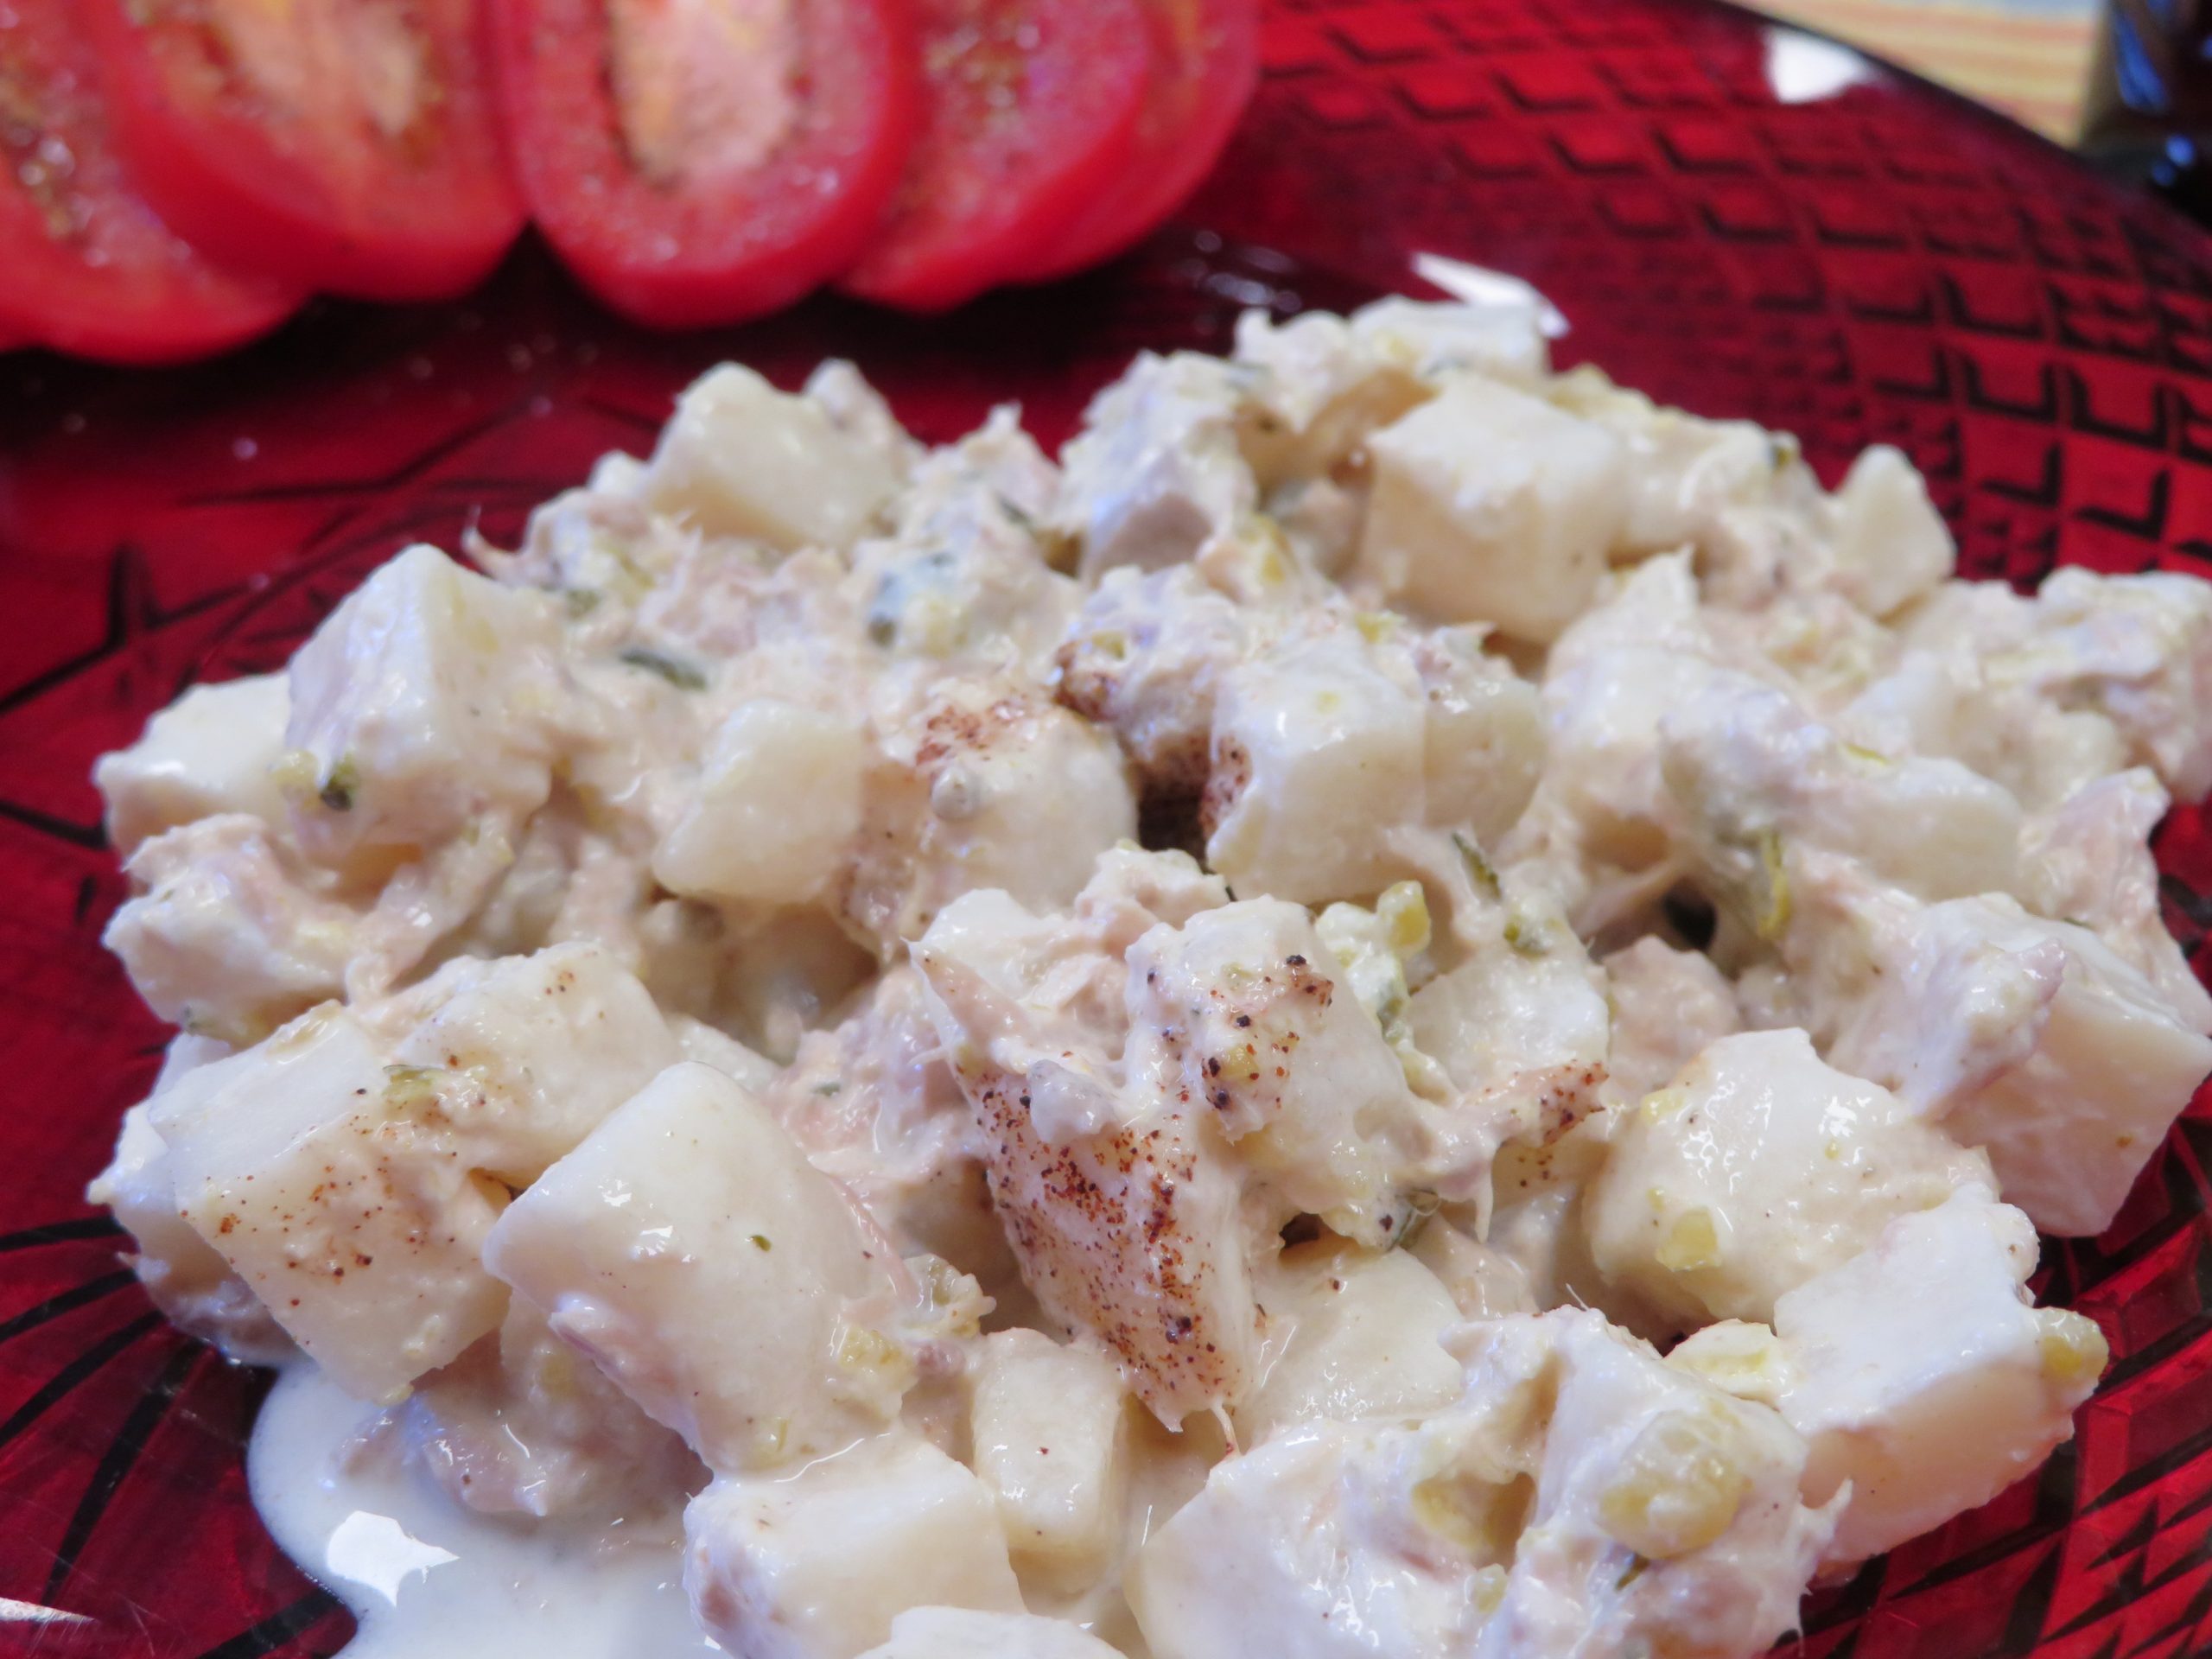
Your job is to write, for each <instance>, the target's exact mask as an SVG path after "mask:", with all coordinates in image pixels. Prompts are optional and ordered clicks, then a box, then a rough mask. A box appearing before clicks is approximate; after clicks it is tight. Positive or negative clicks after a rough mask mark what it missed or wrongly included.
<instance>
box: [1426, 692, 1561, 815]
mask: <svg viewBox="0 0 2212 1659" xmlns="http://www.w3.org/2000/svg"><path fill="white" fill-rule="evenodd" d="M1421 747H1422V755H1423V761H1424V768H1425V782H1426V783H1427V791H1428V808H1427V820H1428V822H1429V823H1431V824H1433V825H1435V826H1436V827H1438V828H1440V829H1467V830H1470V831H1471V832H1472V833H1473V835H1474V837H1475V839H1476V841H1477V842H1480V843H1481V844H1482V845H1484V846H1486V847H1487V846H1495V845H1497V842H1498V841H1499V840H1500V839H1501V838H1502V837H1503V836H1504V834H1505V832H1506V831H1507V830H1509V829H1511V828H1512V827H1513V825H1514V823H1516V821H1517V820H1518V819H1519V818H1520V817H1521V812H1522V808H1524V807H1526V806H1527V805H1528V804H1529V797H1530V796H1531V795H1532V794H1534V793H1535V788H1536V778H1537V774H1538V773H1539V772H1541V771H1542V770H1543V765H1544V705H1543V698H1542V696H1541V693H1539V692H1538V691H1537V690H1536V688H1535V684H1534V683H1531V682H1529V681H1528V680H1524V679H1522V678H1521V677H1519V676H1518V675H1516V674H1514V673H1511V672H1510V671H1496V670H1493V671H1486V672H1473V671H1470V672H1465V673H1461V674H1459V675H1456V676H1453V677H1449V678H1444V677H1440V678H1438V679H1434V680H1432V681H1431V682H1430V683H1429V685H1428V709H1427V721H1426V722H1425V724H1424V730H1423V737H1422V746H1421Z"/></svg>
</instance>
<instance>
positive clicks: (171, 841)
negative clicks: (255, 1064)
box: [101, 812, 360, 1046]
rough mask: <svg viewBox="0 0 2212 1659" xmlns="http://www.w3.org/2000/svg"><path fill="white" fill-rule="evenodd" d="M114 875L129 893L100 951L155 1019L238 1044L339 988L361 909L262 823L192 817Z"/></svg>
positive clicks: (237, 817) (226, 816) (355, 943)
mask: <svg viewBox="0 0 2212 1659" xmlns="http://www.w3.org/2000/svg"><path fill="white" fill-rule="evenodd" d="M125 868H126V869H127V870H128V872H129V874H130V880H131V882H132V884H133V885H134V886H136V887H138V888H139V889H140V891H139V892H138V893H137V895H136V896H135V897H133V898H131V899H130V900H128V901H127V902H126V903H125V904H124V906H122V907H121V908H120V909H118V911H117V912H115V915H114V916H113V917H112V918H111V919H110V920H109V922H108V925H107V930H106V931H105V933H104V934H103V935H102V937H101V943H102V944H105V945H106V946H107V948H108V949H109V950H112V951H114V952H115V954H116V955H117V956H118V957H121V958H122V959H123V965H124V968H125V969H127V970H128V971H129V972H130V982H131V983H132V984H133V985H135V986H136V987H137V988H138V994H139V995H141V996H143V997H144V998H145V999H146V1005H147V1007H150V1008H152V1009H153V1010H154V1012H155V1013H156V1014H160V1015H161V1016H162V1018H163V1019H165V1020H175V1021H176V1022H177V1024H179V1025H181V1026H182V1027H185V1028H186V1029H187V1030H188V1031H192V1032H196V1033H200V1035H203V1036H207V1037H214V1038H219V1039H222V1040H223V1041H225V1042H226V1043H232V1044H237V1045H239V1046H244V1045H245V1044H249V1043H255V1042H258V1041H259V1040H260V1039H262V1038H264V1037H266V1036H267V1035H268V1034H269V1033H270V1032H272V1031H274V1030H275V1029H276V1028H277V1027H278V1026H280V1025H282V1024H283V1023H284V1021H286V1020H289V1019H292V1018H294V1017H295V1016H296V1015H298V1014H304V1013H305V1012H306V1011H307V1010H308V1009H309V1008H311V1007H315V1004H317V1003H318V1002H324V1001H329V1000H330V999H331V998H333V997H334V996H336V995H339V993H340V989H341V988H343V986H344V984H345V976H346V963H347V961H348V959H349V958H350V957H352V956H353V953H354V952H355V950H357V949H358V948H359V932H360V913H359V912H358V911H355V910H353V909H352V908H351V907H350V906H346V905H344V904H341V903H340V902H338V901H337V900H335V899H330V898H328V897H326V896H325V895H324V894H323V893H321V891H319V890H318V884H316V883H315V880H314V872H313V871H311V870H308V869H305V868H302V865H301V863H300V861H299V860H298V859H297V858H296V857H295V856H293V855H291V852H290V849H289V848H288V847H287V846H286V844H285V843H284V842H283V841H282V840H281V839H279V838H277V836H273V835H272V834H271V832H270V828H269V826H268V824H266V823H264V822H263V821H262V820H261V819H259V818H256V817H249V816H247V815H246V814H245V813H243V812H226V813H221V814H219V815H218V816H216V817H212V818H195V819H194V821H193V822H192V823H186V824H180V825H179V826H178V827H177V828H175V829H165V830H163V831H162V833H161V834H160V835H158V836H154V837H152V838H151V839H150V840H148V841H145V842H141V843H140V845H139V848H138V850H137V852H135V853H133V854H132V855H130V863H129V865H128V866H126V867H125Z"/></svg>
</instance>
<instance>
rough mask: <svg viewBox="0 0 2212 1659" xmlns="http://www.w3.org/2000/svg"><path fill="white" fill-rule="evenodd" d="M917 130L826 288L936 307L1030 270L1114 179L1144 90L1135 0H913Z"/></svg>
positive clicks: (1122, 167) (1141, 25)
mask: <svg viewBox="0 0 2212 1659" xmlns="http://www.w3.org/2000/svg"><path fill="white" fill-rule="evenodd" d="M918 29H919V36H920V41H921V59H922V61H923V63H924V64H925V66H927V73H926V76H925V83H924V96H923V115H922V125H921V131H920V133H919V135H918V137H917V138H916V140H915V144H914V153H913V155H912V158H911V159H910V160H909V162H907V168H906V178H905V180H904V181H903V183H902V186H901V188H900V191H899V200H898V201H897V202H896V203H895V204H894V205H893V209H892V212H891V213H890V216H889V217H888V218H887V219H886V221H885V223H884V225H883V226H882V227H881V228H880V231H879V232H878V233H877V240H876V242H875V244H874V246H872V247H871V248H870V249H869V250H868V252H867V253H866V254H865V255H864V256H862V257H861V262H860V264H858V265H857V266H855V269H854V270H852V271H851V272H849V274H848V275H847V276H846V277H845V279H844V280H843V282H842V283H840V284H839V286H840V287H841V288H842V289H845V291H846V292H848V293H850V294H855V295H858V296H861V298H863V299H869V300H874V301H877V302H880V303H884V304H888V305H895V306H899V307H902V308H907V309H910V310H919V311H936V310H943V309H945V308H949V307H951V306H954V305H957V304H958V303H960V302H962V301H963V300H967V299H971V298H973V297H974V296H976V295H977V294H980V293H982V291H983V290H984V289H987V288H989V287H991V286H992V285H993V284H994V283H998V282H1000V281H1001V280H1002V279H1004V278H1005V277H1007V276H1008V275H1009V274H1011V273H1012V272H1014V271H1015V270H1019V269H1020V268H1021V267H1022V266H1023V265H1025V264H1033V263H1034V262H1035V261H1036V260H1037V259H1038V258H1039V257H1041V256H1043V255H1044V254H1045V252H1046V251H1047V250H1048V249H1049V248H1050V247H1051V245H1052V238H1054V237H1056V236H1057V235H1058V233H1059V232H1061V231H1062V230H1064V229H1065V227H1066V226H1068V225H1070V224H1071V222H1073V220H1074V219H1076V217H1077V214H1079V213H1081V212H1082V211H1083V210H1084V207H1085V206H1086V205H1087V204H1088V203H1089V201H1090V200H1091V199H1092V198H1094V197H1095V196H1096V195H1097V194H1098V193H1099V192H1101V191H1102V190H1104V189H1107V188H1110V187H1111V186H1112V185H1113V184H1114V183H1115V182H1116V181H1117V180H1119V179H1120V178H1122V176H1124V175H1125V173H1126V169H1127V168H1128V165H1129V162H1130V158H1131V156H1132V154H1133V152H1134V147H1135V138H1136V130H1137V118H1138V116H1139V114H1140V113H1141V111H1142V110H1143V108H1144V105H1145V99H1146V96H1147V92H1148V91H1149V89H1150V86H1151V84H1152V76H1153V49H1152V44H1151V41H1150V38H1149V36H1148V35H1147V29H1146V22H1145V15H1144V10H1143V8H1142V6H1141V4H1140V3H1139V0H923V3H921V4H920V5H919V6H918Z"/></svg>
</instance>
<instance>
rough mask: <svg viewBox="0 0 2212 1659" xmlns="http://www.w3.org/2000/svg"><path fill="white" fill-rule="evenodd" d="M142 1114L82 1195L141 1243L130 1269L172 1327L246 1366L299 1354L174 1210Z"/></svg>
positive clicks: (138, 1110)
mask: <svg viewBox="0 0 2212 1659" xmlns="http://www.w3.org/2000/svg"><path fill="white" fill-rule="evenodd" d="M177 1040H178V1041H179V1042H181V1043H196V1042H199V1041H200V1040H202V1039H199V1038H196V1037H181V1038H179V1039H177ZM156 1092H157V1093H158V1092H159V1090H156ZM146 1113H147V1109H146V1108H145V1107H144V1106H133V1107H132V1108H131V1109H130V1110H129V1111H127V1112H125V1113H124V1115H123V1129H122V1133H121V1134H120V1135H118V1137H117V1140H116V1143H115V1156H114V1157H113V1158H112V1159H111V1160H110V1161H109V1163H108V1166H107V1167H106V1168H105V1169H104V1170H102V1171H101V1172H100V1173H99V1176H98V1177H97V1178H96V1179H94V1180H93V1182H92V1185H91V1187H90V1188H89V1189H88V1190H87V1191H86V1194H85V1196H86V1198H89V1199H91V1200H92V1203H94V1204H99V1205H106V1206H107V1208H108V1209H110V1210H111V1211H114V1213H115V1218H116V1220H118V1222H120V1223H122V1224H123V1226H124V1230H125V1231H127V1232H129V1233H130V1242H131V1243H133V1244H135V1245H137V1247H138V1253H137V1255H136V1256H135V1257H133V1258H132V1260H131V1263H130V1266H131V1268H132V1270H133V1271H134V1272H136V1273H137V1275H138V1281H139V1282H140V1283H141V1284H143V1285H144V1286H145V1287H146V1294H148V1295H149V1296H150V1297H152V1298H153V1300H154V1305H155V1306H156V1307H158V1308H160V1309H161V1310H162V1313H165V1314H167V1315H168V1318H169V1320H170V1322H171V1323H172V1324H174V1325H178V1326H179V1327H181V1329H183V1330H186V1331H189V1332H191V1333H192V1334H193V1335H194V1336H195V1337H198V1338H200V1339H201V1340H202V1341H205V1342H212V1343H213V1344H215V1346H217V1347H218V1348H219V1349H221V1350H222V1351H224V1352H225V1353H226V1354H227V1355H229V1356H230V1357H232V1358H233V1359H237V1360H242V1361H245V1363H248V1364H257V1365H274V1364H279V1363H283V1360H284V1359H285V1358H287V1357H289V1356H290V1355H291V1354H292V1353H294V1352H295V1350H294V1349H293V1347H292V1344H291V1341H290V1339H289V1338H287V1337H286V1336H285V1335H284V1333H283V1331H282V1330H280V1329H279V1328H278V1327H277V1325H276V1323H275V1321H273V1320H272V1319H270V1317H269V1311H268V1310H267V1309H266V1308H264V1306H262V1305H261V1300H260V1299H259V1298H258V1297H257V1296H256V1295H255V1294H253V1293H252V1292H251V1290H249V1289H247V1288H246V1287H245V1283H244V1281H241V1280H240V1279H239V1278H238V1275H237V1274H234V1273H232V1271H231V1265H230V1263H229V1262H226V1261H224V1260H223V1258H222V1256H221V1255H219V1254H218V1253H217V1252H216V1250H215V1249H213V1247H212V1246H211V1245H210V1244H209V1243H207V1240H206V1239H204V1238H202V1237H200V1235H199V1234H198V1233H196V1232H194V1231H193V1230H192V1226H191V1224H190V1223H188V1222H187V1221H186V1220H185V1219H184V1217H181V1216H180V1215H179V1214H178V1213H177V1208H176V1183H175V1179H174V1178H173V1175H172V1173H171V1170H170V1166H169V1163H170V1160H169V1155H168V1146H167V1144H166V1143H165V1142H164V1141H162V1137H161V1133H160V1131H159V1130H157V1129H156V1128H154V1126H153V1123H152V1122H151V1121H150V1120H149V1118H148V1116H147V1115H146Z"/></svg>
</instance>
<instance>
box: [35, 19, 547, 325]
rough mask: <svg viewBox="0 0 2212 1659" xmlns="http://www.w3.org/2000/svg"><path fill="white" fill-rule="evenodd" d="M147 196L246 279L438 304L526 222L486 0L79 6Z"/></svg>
mask: <svg viewBox="0 0 2212 1659" xmlns="http://www.w3.org/2000/svg"><path fill="white" fill-rule="evenodd" d="M79 4H80V6H81V7H82V9H83V10H84V13H85V15H86V17H87V19H88V20H89V21H90V22H91V24H92V31H93V38H94V39H95V40H96V41H98V42H99V48H100V55H101V59H102V61H103V63H104V65H105V69H106V72H107V84H108V91H109V93H110V96H111V98H112V99H113V100H114V106H115V121H116V130H117V132H118V135H119V137H121V139H122V141H123V143H124V149H125V151H126V153H127V154H128V156H129V158H130V162H131V166H132V170H133V172H134V174H135V175H136V176H137V178H138V180H139V181H140V183H141V184H142V186H143V188H144V190H145V193H146V197H147V200H149V201H150V202H152V203H153V205H154V207H156V210H157V211H159V212H160V213H161V214H162V217H163V218H164V219H167V220H168V222H169V223H170V224H171V225H172V226H175V227H176V229H177V231H178V232H180V233H181V234H182V235H183V236H185V237H187V238H189V239H190V240H191V241H192V242H193V244H194V245H195V246H198V247H200V248H203V249H205V250H206V251H208V252H209V253H211V254H213V255H215V256H216V257H220V258H224V259H227V260H230V261H231V262H232V263H233V264H238V265H239V266H240V267H242V268H251V269H256V270H265V271H267V272H269V273H270V274H271V275H272V276H276V277H282V278H283V279H284V280H286V281H288V282H294V283H302V284H303V285H306V286H308V287H312V288H322V289H329V290H330V291H331V292H333V293H337V294H348V295H353V296H356V297H359V298H362V299H376V300H415V299H435V298H441V297H443V296H448V295H453V294H458V293H461V292H462V291H463V290H465V289H468V288H471V287H473V286H474V284H475V283H477V282H478V280H479V279H480V278H481V277H484V276H485V274H486V273H487V272H488V271H489V270H491V269H492V267H493V265H495V264H498V263H499V257H500V255H501V254H502V253H504V252H505V251H506V248H507V245H508V244H510V243H511V242H512V241H513V240H514V238H515V236H516V233H517V232H519V231H520V230H521V228H522V222H523V215H522V206H521V202H520V200H519V199H518V197H517V195H516V194H515V190H514V187H513V185H512V182H511V181H510V180H509V178H508V176H507V165H506V158H505V149H504V148H503V146H502V143H501V140H500V137H499V121H498V111H497V109H496V107H495V105H494V101H493V96H492V90H491V85H490V77H489V74H488V73H487V66H486V55H485V53H484V50H483V40H482V27H481V20H480V15H479V12H478V8H477V5H476V0H79Z"/></svg>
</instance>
